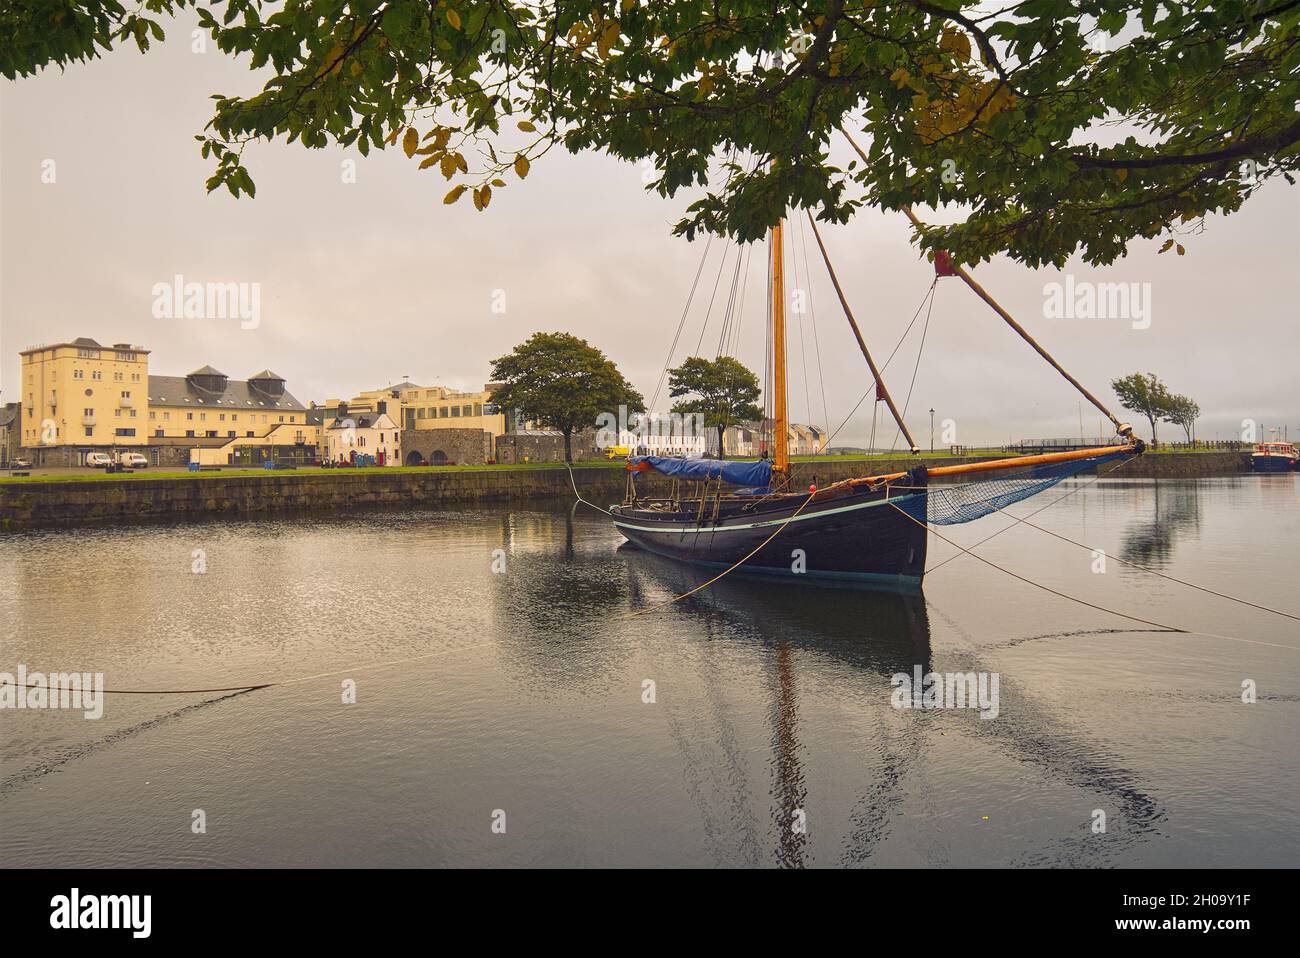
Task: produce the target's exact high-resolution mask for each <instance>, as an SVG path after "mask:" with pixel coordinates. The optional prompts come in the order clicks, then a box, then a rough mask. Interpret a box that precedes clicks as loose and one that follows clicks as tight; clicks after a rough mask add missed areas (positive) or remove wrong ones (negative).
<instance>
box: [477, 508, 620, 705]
mask: <svg viewBox="0 0 1300 958" xmlns="http://www.w3.org/2000/svg"><path fill="white" fill-rule="evenodd" d="M502 522H503V525H502V530H501V533H502V548H504V549H505V551H506V554H507V571H506V572H505V573H504V574H501V575H498V576H494V577H493V579H494V580H495V581H494V582H493V587H494V588H493V596H492V601H493V602H494V605H495V608H496V612H497V616H498V618H499V620H500V621H501V622H502V623H503V625H504V627H503V628H502V629H501V631H500V639H499V647H500V649H501V651H502V653H503V655H504V656H505V657H506V660H507V664H508V665H514V666H517V668H515V669H513V670H512V671H513V672H514V673H515V674H516V675H517V676H518V677H519V678H521V679H523V680H524V681H526V683H527V685H528V687H529V689H530V690H531V691H533V692H538V693H544V694H546V695H547V696H548V697H549V696H553V695H556V694H561V693H563V692H564V691H566V690H570V691H571V690H573V689H582V690H583V691H590V690H593V689H599V688H607V687H608V686H609V684H610V683H611V682H613V681H615V677H616V676H617V675H618V674H619V671H620V669H621V664H622V663H623V662H625V661H626V660H627V658H628V657H629V656H630V655H631V654H632V653H633V646H632V643H631V642H630V641H627V640H620V637H619V629H618V628H617V625H616V624H614V623H613V621H612V620H610V625H611V627H610V628H603V629H601V628H593V627H592V626H593V623H594V622H599V621H600V616H599V611H600V610H602V609H611V608H624V607H625V603H624V602H623V601H621V600H617V599H615V598H614V597H613V596H612V595H611V589H610V583H611V582H614V581H617V580H618V579H619V578H620V577H622V576H623V575H624V564H623V562H622V560H621V559H619V558H618V557H617V556H616V555H615V554H614V553H613V552H612V550H610V548H609V545H608V539H607V538H605V537H603V536H602V537H600V538H599V539H593V540H591V541H590V542H589V543H584V541H583V529H584V523H583V522H582V521H581V520H576V519H575V516H574V513H573V511H572V510H571V509H570V508H569V505H568V503H565V504H564V506H563V508H559V509H556V510H555V511H553V512H542V511H529V512H515V511H511V512H509V513H506V514H505V515H504V516H503V519H502ZM587 525H589V524H587ZM600 528H601V531H602V532H603V531H604V527H603V526H601V527H600ZM533 544H538V545H533ZM557 544H558V547H557Z"/></svg>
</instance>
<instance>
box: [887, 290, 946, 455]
mask: <svg viewBox="0 0 1300 958" xmlns="http://www.w3.org/2000/svg"><path fill="white" fill-rule="evenodd" d="M937 289H938V283H937V282H936V283H934V284H933V285H931V287H930V291H931V293H932V295H931V296H930V305H929V307H927V308H926V311H925V325H924V326H922V327H921V344H920V345H919V346H917V347H916V364H915V365H914V366H913V367H912V381H911V382H910V383H908V384H907V398H906V399H904V400H903V418H904V419H906V418H907V407H908V406H910V405H911V404H912V390H913V389H914V388H916V374H917V373H918V372H920V370H921V356H922V354H923V353H924V352H925V337H926V334H927V333H929V332H930V316H931V314H932V313H933V312H934V300H935V294H934V291H935V290H937ZM900 435H902V423H901V422H900V423H899V431H898V432H896V433H894V441H893V442H891V443H890V444H889V451H890V452H893V451H894V448H895V447H896V446H897V445H898V437H899V436H900ZM931 436H932V437H933V434H931ZM913 445H915V444H913ZM933 451H934V450H933V449H932V450H931V452H933Z"/></svg>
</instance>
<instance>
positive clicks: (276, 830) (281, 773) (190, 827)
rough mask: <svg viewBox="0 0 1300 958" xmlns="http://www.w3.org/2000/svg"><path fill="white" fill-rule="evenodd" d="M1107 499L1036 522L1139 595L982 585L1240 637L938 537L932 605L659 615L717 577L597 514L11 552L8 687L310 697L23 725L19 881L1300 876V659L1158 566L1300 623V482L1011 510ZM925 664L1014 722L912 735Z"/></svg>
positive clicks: (85, 543)
mask: <svg viewBox="0 0 1300 958" xmlns="http://www.w3.org/2000/svg"><path fill="white" fill-rule="evenodd" d="M1071 491H1073V493H1072V494H1071V495H1070V496H1069V497H1068V498H1064V499H1063V500H1062V501H1060V502H1059V503H1058V504H1056V505H1053V506H1052V507H1051V508H1049V509H1047V510H1045V511H1043V512H1042V513H1040V514H1039V515H1037V516H1036V517H1035V518H1034V519H1033V521H1034V522H1035V523H1037V524H1039V525H1042V526H1043V527H1045V528H1048V529H1051V530H1053V531H1055V532H1058V533H1060V534H1062V535H1066V536H1069V537H1071V538H1073V539H1077V540H1080V541H1082V542H1086V543H1088V544H1090V545H1092V546H1095V547H1097V548H1099V549H1103V550H1105V552H1106V554H1107V557H1108V558H1107V559H1106V565H1105V571H1104V573H1102V572H1094V571H1093V570H1094V567H1098V566H1099V559H1098V558H1097V557H1094V555H1093V554H1092V553H1091V552H1090V551H1088V550H1086V549H1081V548H1078V547H1076V546H1073V545H1070V544H1068V543H1065V542H1062V541H1060V540H1058V539H1053V538H1051V537H1049V536H1047V535H1045V534H1043V533H1042V532H1040V531H1037V530H1035V529H1031V528H1027V527H1025V526H1023V525H1021V526H1017V527H1015V528H1012V529H1010V530H1009V531H1007V532H1006V533H1005V534H1003V535H999V536H998V537H996V538H994V539H993V540H992V541H990V542H988V543H987V544H986V545H984V546H982V547H981V549H980V553H981V554H983V555H986V556H987V557H988V558H989V559H990V560H992V561H994V562H996V563H998V564H1000V565H1003V566H1005V567H1007V568H1008V569H1011V570H1014V571H1015V572H1017V573H1020V574H1023V575H1025V576H1027V577H1029V578H1032V579H1034V580H1036V581H1039V582H1042V583H1043V584H1045V585H1048V586H1050V587H1052V588H1054V589H1057V590H1059V591H1062V592H1067V593H1069V594H1071V595H1075V596H1078V597H1079V598H1082V599H1085V600H1087V601H1089V602H1092V603H1094V604H1097V605H1103V606H1107V607H1109V608H1114V609H1119V610H1124V611H1127V612H1131V613H1132V614H1134V615H1137V616H1140V617H1142V618H1144V619H1149V620H1153V621H1156V622H1160V623H1166V624H1170V625H1175V626H1179V627H1184V628H1189V629H1197V630H1199V631H1201V632H1206V633H1215V634H1218V636H1220V637H1212V636H1207V635H1195V634H1193V635H1188V634H1172V633H1159V632H1154V631H1152V629H1151V627H1149V626H1143V625H1140V624H1137V623H1134V622H1131V621H1126V620H1124V619H1122V618H1118V617H1116V616H1114V615H1110V614H1106V613H1104V612H1100V611H1096V610H1094V609H1090V608H1087V607H1085V606H1082V605H1078V604H1075V603H1072V602H1069V601H1066V600H1065V599H1062V598H1059V597H1057V596H1054V595H1051V594H1048V593H1047V592H1044V591H1040V590H1038V589H1036V588H1034V587H1033V586H1030V585H1027V584H1025V583H1023V582H1020V581H1017V580H1015V579H1013V578H1011V577H1009V576H1007V575H1005V574H1003V573H1001V572H999V571H997V570H995V569H992V568H990V567H988V566H985V565H982V564H981V563H979V562H977V561H975V560H974V559H971V558H969V557H959V558H957V559H955V560H954V561H952V562H948V563H946V564H943V565H942V566H941V567H940V563H943V562H944V560H945V559H946V558H948V557H949V556H951V555H953V554H954V550H953V549H952V548H951V547H950V546H948V545H946V544H944V543H943V542H941V541H938V540H932V548H931V555H930V568H931V570H933V571H932V573H931V574H930V576H929V577H928V578H927V580H926V585H925V593H924V598H921V597H912V598H907V597H902V596H897V595H888V594H880V593H870V592H862V591H855V590H849V589H843V588H824V587H815V586H812V585H808V584H803V585H797V586H796V585H784V584H774V583H769V582H765V581H763V582H754V581H750V580H745V579H742V578H740V577H738V576H735V577H731V578H728V579H726V580H724V581H723V582H721V583H719V584H718V585H717V586H714V587H711V588H709V589H706V590H704V591H702V592H700V593H698V594H696V595H694V596H692V597H691V598H689V599H687V600H685V601H682V602H680V603H677V604H675V605H671V606H668V607H666V608H661V609H657V610H655V611H651V612H649V613H647V614H644V615H640V616H637V617H634V618H628V617H627V613H628V611H629V610H633V609H638V608H644V607H646V606H649V605H653V604H654V603H655V602H658V601H662V600H664V599H666V598H668V597H670V596H672V595H675V594H677V593H680V592H684V591H686V590H687V589H689V588H691V587H692V586H694V585H696V584H697V583H699V582H701V581H703V579H704V578H705V576H700V575H698V574H696V573H694V572H692V571H689V570H686V569H683V568H680V567H678V566H676V565H674V564H671V563H669V562H666V561H664V560H661V559H657V558H654V557H652V556H649V555H647V554H645V553H641V552H637V551H635V550H632V549H629V548H626V547H624V548H620V541H621V540H620V538H619V537H618V536H617V535H616V534H615V533H614V531H613V530H612V528H611V527H610V526H609V525H608V523H607V522H606V521H604V520H602V517H601V516H599V515H597V514H596V513H594V512H591V511H589V510H587V509H585V508H583V507H578V509H577V510H576V511H574V510H571V509H570V508H569V506H568V505H567V504H565V505H556V506H553V507H552V506H538V507H530V508H514V509H504V508H503V509H484V510H472V511H458V512H432V511H404V512H382V513H381V512H367V513H362V514H356V515H340V516H333V517H324V518H310V519H303V518H293V519H269V520H257V521H229V520H226V521H213V522H204V523H193V524H183V525H168V526H159V525H152V526H142V527H135V528H125V529H92V530H85V529H82V530H74V531H55V532H47V533H32V534H22V535H7V536H3V537H0V619H2V621H3V622H4V630H3V640H2V644H0V671H7V672H14V671H16V670H17V667H18V665H19V664H20V663H21V664H24V665H26V667H27V668H28V669H29V670H35V671H67V670H73V669H75V670H78V671H92V672H94V671H100V672H103V673H104V674H105V681H106V683H107V685H108V686H109V687H110V688H133V689H184V688H217V687H224V686H237V685H242V684H247V683H256V682H266V681H288V682H289V683H290V684H288V685H284V686H281V687H275V688H266V689H262V690H259V691H254V692H246V693H240V694H233V695H229V694H227V695H223V694H220V693H214V694H206V695H165V696H164V695H144V696H140V695H131V696H125V695H122V696H110V697H108V699H107V703H106V707H105V711H104V715H103V717H102V718H101V719H99V720H98V721H88V720H86V719H85V718H83V717H82V715H81V713H80V712H75V713H74V712H64V711H49V710H46V711H10V710H5V711H0V862H3V863H4V865H6V866H38V865H39V866H51V865H53V866H73V865H77V866H84V865H89V866H106V865H128V866H159V865H179V866H200V865H241V866H260V865H267V866H270V865H281V866H331V865H369V866H388V865H395V866H425V865H427V866H444V865H489V866H493V865H524V866H532V865H563V866H582V865H647V866H679V865H691V866H717V865H725V866H745V865H784V866H799V865H803V866H841V865H877V866H975V865H993V866H1044V865H1056V866H1060V865H1081V866H1134V865H1154V866H1166V865H1210V866H1219V865H1225V866H1226V865H1267V866H1282V865H1289V866H1295V865H1297V864H1300V829H1297V828H1296V822H1297V819H1298V818H1300V761H1298V753H1300V745H1298V744H1297V743H1298V735H1297V733H1298V732H1300V651H1298V649H1300V627H1298V626H1297V623H1296V622H1294V621H1292V620H1288V619H1284V618H1281V617H1279V616H1275V615H1270V614H1267V613H1265V612H1260V611H1256V610H1254V609H1250V608H1246V607H1243V606H1239V605H1234V604H1232V603H1229V602H1226V601H1223V600H1221V599H1218V598H1215V597H1214V596H1209V595H1206V594H1204V593H1200V592H1196V591H1193V590H1190V589H1187V588H1185V587H1183V586H1181V585H1178V584H1176V583H1174V582H1170V581H1168V580H1165V579H1161V578H1158V577H1156V576H1153V575H1150V574H1146V573H1144V572H1139V571H1136V570H1134V569H1133V568H1131V567H1129V566H1126V565H1124V564H1122V563H1121V562H1120V561H1119V560H1121V559H1122V560H1128V561H1129V562H1135V563H1139V564H1141V565H1144V566H1148V567H1151V568H1154V569H1158V570H1160V571H1162V572H1164V573H1166V574H1168V575H1173V576H1177V577H1180V578H1185V579H1189V580H1192V581H1195V582H1198V583H1201V584H1204V585H1206V586H1209V587H1211V588H1213V589H1216V590H1218V591H1221V592H1227V593H1231V594H1234V595H1239V596H1242V597H1244V598H1247V599H1249V600H1251V601H1254V602H1257V603H1260V604H1262V605H1270V606H1275V607H1280V608H1284V609H1287V610H1289V611H1291V612H1300V589H1298V588H1297V583H1298V582H1300V574H1298V573H1300V485H1298V480H1297V478H1296V477H1291V476H1264V477H1255V476H1248V477H1241V478H1238V479H1216V480H1203V481H1189V482H1161V483H1159V484H1158V485H1157V484H1153V483H1150V482H1136V481H1107V480H1102V481H1100V482H1095V483H1091V484H1089V483H1088V482H1087V481H1083V482H1080V483H1077V484H1076V483H1065V484H1062V485H1061V486H1059V487H1057V488H1056V489H1053V490H1050V491H1048V492H1046V493H1044V494H1043V495H1041V496H1039V497H1037V498H1035V499H1031V500H1028V501H1027V502H1025V503H1021V504H1019V505H1017V506H1015V507H1013V509H1012V511H1013V512H1014V513H1015V514H1017V515H1021V516H1027V515H1028V514H1029V513H1030V512H1031V511H1032V510H1035V509H1038V508H1039V507H1040V506H1042V505H1044V504H1046V503H1047V502H1048V501H1050V500H1052V499H1056V498H1059V497H1061V496H1062V495H1063V494H1064V493H1067V492H1071ZM1008 525H1011V523H1010V522H1009V520H1008V519H1007V518H1005V517H1003V516H993V517H990V518H988V519H984V520H981V521H979V522H976V523H972V524H969V525H966V526H957V527H945V528H943V529H941V530H940V531H941V532H942V534H943V535H945V536H948V537H949V538H952V539H954V540H955V541H960V542H962V543H963V544H966V545H971V544H973V543H975V542H977V541H978V540H980V539H982V538H984V537H986V536H988V535H989V534H990V533H992V532H996V531H997V530H999V529H1002V528H1003V527H1005V526H1008ZM196 550H202V553H201V554H196ZM494 550H501V551H500V552H496V553H494ZM494 561H495V563H496V565H497V567H498V568H500V567H501V565H502V564H503V563H504V571H498V572H494V571H493V564H494ZM200 562H204V563H206V571H205V572H202V573H196V572H195V571H194V569H195V568H196V563H200ZM199 567H201V566H199ZM1135 630H1143V631H1135ZM1222 636H1227V637H1222ZM1229 637H1230V638H1229ZM917 665H920V666H921V667H922V668H923V670H924V671H931V670H933V671H936V672H968V671H974V672H984V673H997V675H998V677H999V690H1000V691H999V703H998V714H997V717H996V718H993V719H991V720H990V719H982V718H981V717H980V713H979V712H978V711H976V710H972V709H935V710H924V709H921V710H917V709H899V708H895V707H893V706H892V705H891V693H892V692H893V691H894V688H893V687H892V686H891V677H892V676H893V675H894V674H895V673H899V672H902V673H907V674H909V675H910V674H911V673H912V672H913V668H914V667H915V666H917ZM347 679H351V680H354V681H355V683H356V702H355V704H344V702H343V683H344V680H347ZM1248 680H1250V681H1253V683H1254V684H1255V688H1256V690H1257V692H1256V695H1257V701H1256V702H1254V703H1253V704H1244V703H1243V702H1242V701H1241V698H1242V688H1243V683H1244V682H1246V681H1248ZM647 681H651V682H653V683H654V685H653V699H654V701H653V702H647V701H645V699H646V698H649V697H650V693H649V692H648V691H646V689H647V686H646V684H645V683H646V682H647ZM200 809H201V810H202V816H201V817H202V820H203V822H204V824H205V827H206V830H205V831H198V832H196V830H195V826H194V822H195V821H196V819H197V818H198V817H199V816H197V815H196V810H200ZM800 812H801V813H802V814H799V813H800ZM1099 812H1100V813H1104V816H1105V819H1104V824H1105V830H1104V831H1100V830H1097V823H1100V822H1101V818H1100V816H1099ZM502 822H504V833H501V832H500V830H499V829H500V825H501V823H502ZM796 822H802V823H803V826H804V828H803V830H799V829H797V828H796V827H793V826H794V824H795V823H796ZM494 823H497V825H498V830H496V831H494V828H493V826H494Z"/></svg>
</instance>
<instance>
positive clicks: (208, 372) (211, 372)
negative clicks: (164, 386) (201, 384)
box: [150, 366, 225, 378]
mask: <svg viewBox="0 0 1300 958" xmlns="http://www.w3.org/2000/svg"><path fill="white" fill-rule="evenodd" d="M190 375H191V376H224V375H225V373H223V372H222V371H221V370H219V369H213V368H212V367H211V366H200V367H199V368H198V369H196V370H194V372H192V373H190ZM150 378H152V377H150Z"/></svg>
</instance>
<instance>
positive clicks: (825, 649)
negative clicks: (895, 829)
mask: <svg viewBox="0 0 1300 958" xmlns="http://www.w3.org/2000/svg"><path fill="white" fill-rule="evenodd" d="M618 554H619V556H620V557H621V558H624V559H625V560H626V561H627V568H628V584H629V597H630V599H631V606H632V608H633V609H650V608H652V607H656V606H660V605H661V604H663V603H664V602H666V601H668V600H669V599H671V598H672V597H673V596H677V595H681V594H682V593H685V592H688V591H690V590H691V589H693V588H695V587H696V586H697V585H699V583H700V581H702V579H703V577H702V576H700V575H699V574H698V570H697V571H696V572H692V571H691V570H690V569H689V568H686V567H683V566H681V565H680V564H679V563H676V562H674V561H672V560H671V559H666V558H663V557H661V556H657V555H654V554H653V553H649V552H645V551H644V550H641V549H638V548H637V547H636V546H634V545H632V544H631V543H625V544H624V545H622V546H620V547H619V549H618ZM673 605H674V607H675V608H676V609H678V610H680V612H682V613H684V614H686V615H687V616H689V617H690V618H691V619H693V620H695V621H696V622H698V623H699V625H700V628H701V629H702V630H705V631H706V632H707V633H708V634H709V637H710V639H725V638H731V639H732V640H734V641H741V642H745V643H747V644H749V645H751V646H752V647H754V648H756V649H766V650H767V652H768V655H767V656H766V657H765V658H764V659H763V662H764V663H765V667H766V670H767V675H766V676H765V682H764V684H765V687H766V689H767V693H768V695H769V698H770V704H769V707H768V709H767V713H768V717H769V729H770V736H771V738H770V741H771V754H770V758H769V763H768V766H769V773H770V776H771V787H770V791H769V794H770V796H771V803H770V816H771V822H770V829H769V835H770V836H771V840H772V841H773V843H774V847H773V849H772V852H771V858H774V860H775V864H777V865H779V866H781V867H783V868H800V867H803V866H805V865H808V864H813V863H814V862H812V861H810V850H809V847H808V833H807V831H806V830H805V829H801V828H799V827H796V824H797V818H796V816H798V815H800V814H802V813H803V810H804V809H806V808H807V801H806V800H807V797H808V787H809V782H808V776H807V770H806V769H805V761H806V758H805V756H806V755H807V749H806V748H805V747H804V746H805V744H806V743H805V742H803V741H801V737H800V736H801V728H800V704H801V698H800V685H801V683H807V682H809V681H810V680H815V681H818V682H820V681H822V680H823V679H825V678H826V677H827V676H828V675H831V676H837V677H844V678H847V679H848V680H849V681H850V682H851V683H853V684H855V685H860V684H861V683H860V682H859V681H858V680H859V679H860V678H861V677H864V676H865V677H867V678H868V680H869V687H868V688H866V689H860V690H859V692H858V694H857V695H855V696H854V701H855V705H856V706H860V707H861V708H863V709H865V710H866V711H867V712H868V713H876V715H875V719H876V721H875V722H874V723H873V724H875V725H876V731H877V741H876V742H874V743H872V748H873V750H874V751H875V752H876V755H877V758H876V764H877V767H878V772H879V774H878V775H877V776H875V778H874V780H873V782H872V784H871V785H870V786H869V787H868V789H867V790H866V792H865V794H863V795H861V796H860V797H859V798H858V799H857V800H856V802H855V803H854V807H853V809H852V812H851V814H850V821H851V823H852V824H851V833H850V834H849V835H848V836H847V837H846V839H845V842H844V848H843V849H842V851H841V864H862V863H865V862H866V861H868V860H869V858H870V856H871V854H872V853H873V851H874V850H875V848H876V846H877V845H878V843H879V842H880V841H881V840H882V839H883V838H884V837H885V836H886V835H887V834H888V831H889V828H888V825H889V822H890V820H891V819H892V818H893V817H894V816H895V815H897V814H898V813H899V810H900V806H901V803H902V800H903V791H902V786H903V783H904V781H905V779H906V774H907V771H908V769H910V767H911V765H912V764H913V762H914V760H915V759H916V758H917V757H918V755H919V751H920V745H921V739H920V737H919V736H916V735H903V736H901V737H897V739H896V737H895V736H893V735H891V734H890V733H889V732H888V730H887V728H886V727H887V726H891V725H896V724H897V723H898V721H899V715H898V713H897V712H896V711H895V710H893V709H892V708H890V706H889V693H890V686H889V680H890V678H891V677H892V676H893V675H894V674H895V673H898V672H904V673H907V674H909V675H910V674H911V673H912V671H913V668H914V666H916V665H918V664H919V665H920V666H921V667H922V669H923V670H925V671H929V669H930V626H929V620H928V619H927V617H926V610H925V600H924V599H922V598H921V597H920V596H919V595H915V594H905V593H899V592H892V591H878V592H873V591H866V590H863V589H862V588H860V587H857V588H854V587H844V586H836V585H834V584H832V583H828V582H815V581H814V580H809V581H808V582H805V583H802V584H801V585H799V586H794V585H790V584H787V583H785V582H780V581H774V580H771V579H770V578H766V577H760V576H743V575H737V574H732V575H729V576H727V577H726V578H724V579H721V580H719V581H718V582H715V583H714V584H712V585H710V586H708V587H707V588H705V589H702V590H701V591H699V592H696V593H694V594H693V595H691V596H688V597H687V598H685V599H682V600H681V601H679V602H676V603H674V604H673ZM648 614H650V615H655V614H661V613H659V612H649V613H648ZM724 623H725V626H726V627H727V628H726V629H725V630H724V629H723V628H721V627H722V626H723V625H724ZM715 625H716V626H718V627H719V628H717V629H716V630H715V629H713V628H712V626H715ZM812 661H816V662H817V663H818V664H817V665H813V666H811V667H810V663H811V662H812ZM719 714H720V713H719ZM867 720H868V721H870V720H871V716H870V715H868V716H867ZM720 731H721V732H722V735H723V737H724V738H735V737H736V734H735V732H734V730H731V729H725V730H720ZM804 734H805V735H806V736H807V737H811V738H813V739H816V738H818V737H820V733H819V732H816V731H815V730H814V732H813V733H812V734H811V735H808V733H807V732H805V733H804ZM684 757H685V756H684ZM744 774H745V773H744V771H743V769H742V768H738V767H732V768H731V769H729V770H728V777H729V779H731V780H733V781H735V782H736V785H737V788H743V785H742V783H743V781H744ZM813 784H814V785H816V784H818V783H813ZM748 799H749V795H747V794H746V795H737V796H735V800H736V802H737V803H747V801H748ZM701 811H702V814H705V815H706V816H707V815H708V814H709V812H708V810H706V809H701ZM724 814H725V813H724ZM718 817H721V815H719V816H718ZM748 839H749V842H748V843H749V844H750V846H751V847H750V848H749V849H748V854H747V856H746V857H747V861H746V863H747V864H760V863H762V862H764V861H770V860H771V859H770V858H769V857H768V855H767V854H765V853H764V852H762V851H760V849H759V847H758V839H757V836H755V835H749V836H748Z"/></svg>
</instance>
